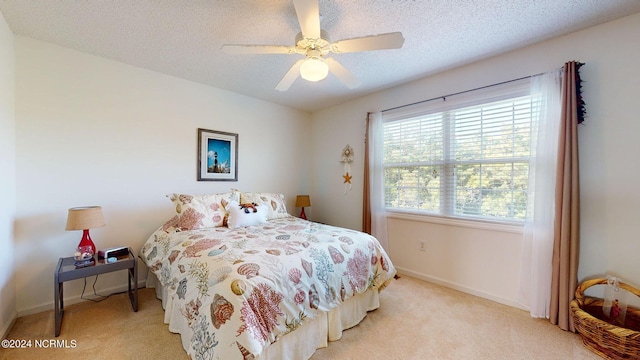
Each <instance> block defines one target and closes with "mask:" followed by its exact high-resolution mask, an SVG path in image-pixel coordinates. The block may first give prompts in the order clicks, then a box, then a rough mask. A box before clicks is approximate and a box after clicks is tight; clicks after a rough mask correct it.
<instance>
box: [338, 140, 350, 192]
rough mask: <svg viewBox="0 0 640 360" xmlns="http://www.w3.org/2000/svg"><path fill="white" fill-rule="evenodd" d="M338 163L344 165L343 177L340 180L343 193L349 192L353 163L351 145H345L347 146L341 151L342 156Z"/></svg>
mask: <svg viewBox="0 0 640 360" xmlns="http://www.w3.org/2000/svg"><path fill="white" fill-rule="evenodd" d="M341 157H342V158H341V160H340V162H341V163H343V164H344V175H342V178H343V179H344V182H343V183H344V193H345V194H346V193H347V191H350V190H351V178H352V176H351V163H352V162H353V148H352V147H351V145H349V144H347V146H345V147H344V149H342V156H341Z"/></svg>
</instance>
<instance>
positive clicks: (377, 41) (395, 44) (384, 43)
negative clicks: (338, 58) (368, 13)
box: [331, 32, 404, 53]
mask: <svg viewBox="0 0 640 360" xmlns="http://www.w3.org/2000/svg"><path fill="white" fill-rule="evenodd" d="M402 44H404V37H402V33H401V32H392V33H386V34H379V35H371V36H365V37H361V38H354V39H346V40H340V41H336V42H334V43H333V44H331V51H332V52H334V53H347V52H356V51H367V50H384V49H399V48H401V47H402Z"/></svg>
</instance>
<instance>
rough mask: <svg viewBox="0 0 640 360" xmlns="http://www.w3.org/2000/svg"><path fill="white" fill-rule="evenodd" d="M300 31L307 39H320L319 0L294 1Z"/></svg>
mask: <svg viewBox="0 0 640 360" xmlns="http://www.w3.org/2000/svg"><path fill="white" fill-rule="evenodd" d="M293 6H294V7H295V8H296V15H297V16H298V22H299V23H300V31H302V35H303V36H304V37H306V38H311V39H319V38H320V9H319V7H318V0H293Z"/></svg>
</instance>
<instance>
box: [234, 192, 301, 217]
mask: <svg viewBox="0 0 640 360" xmlns="http://www.w3.org/2000/svg"><path fill="white" fill-rule="evenodd" d="M240 203H242V204H249V203H256V204H260V205H264V207H266V208H267V209H268V212H267V220H272V219H279V218H284V217H289V216H290V215H289V213H287V206H286V205H285V201H284V195H283V194H277V193H240Z"/></svg>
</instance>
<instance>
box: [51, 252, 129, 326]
mask: <svg viewBox="0 0 640 360" xmlns="http://www.w3.org/2000/svg"><path fill="white" fill-rule="evenodd" d="M118 270H128V271H127V273H128V284H129V287H128V291H127V292H128V294H129V300H131V306H132V307H133V311H134V312H137V311H138V262H137V260H136V255H135V253H134V252H133V249H131V248H129V253H128V254H127V255H125V256H121V257H118V258H117V261H116V262H113V263H108V262H106V259H100V260H99V259H98V255H97V254H96V255H94V264H92V265H89V266H84V267H77V266H75V260H74V259H73V256H71V257H65V258H60V260H58V265H57V266H56V269H55V272H54V274H53V285H54V298H55V300H54V302H55V308H54V309H53V310H54V313H55V335H56V336H58V335H60V326H61V325H62V315H64V297H63V290H64V287H63V283H64V282H65V281H69V280H75V279H82V278H86V277H89V276H93V275H99V274H106V273H110V272H113V271H118Z"/></svg>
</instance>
